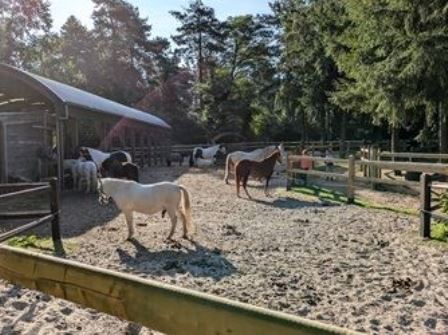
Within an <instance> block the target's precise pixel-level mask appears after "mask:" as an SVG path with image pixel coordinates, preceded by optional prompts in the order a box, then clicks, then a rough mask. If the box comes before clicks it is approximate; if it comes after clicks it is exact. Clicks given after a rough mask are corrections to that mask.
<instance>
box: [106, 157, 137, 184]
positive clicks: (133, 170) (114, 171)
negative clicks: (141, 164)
mask: <svg viewBox="0 0 448 335" xmlns="http://www.w3.org/2000/svg"><path fill="white" fill-rule="evenodd" d="M107 171H108V177H112V178H118V179H129V180H133V181H136V182H139V172H138V166H137V165H135V164H134V163H127V162H126V163H121V162H119V161H118V160H114V161H113V162H112V163H110V164H109V165H108V170H107Z"/></svg>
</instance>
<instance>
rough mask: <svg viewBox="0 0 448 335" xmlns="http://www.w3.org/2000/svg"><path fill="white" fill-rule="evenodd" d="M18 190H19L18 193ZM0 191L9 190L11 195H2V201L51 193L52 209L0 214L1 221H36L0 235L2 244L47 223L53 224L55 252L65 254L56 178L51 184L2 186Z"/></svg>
mask: <svg viewBox="0 0 448 335" xmlns="http://www.w3.org/2000/svg"><path fill="white" fill-rule="evenodd" d="M16 189H19V191H17V190H16ZM0 190H8V191H9V193H4V194H1V195H0V200H5V199H11V198H16V197H23V196H26V195H29V194H33V193H37V192H42V191H50V206H49V207H50V208H49V210H43V211H42V210H37V211H36V210H34V211H33V210H31V211H30V210H28V211H21V212H6V213H0V219H2V220H14V219H27V218H30V219H34V218H36V220H34V221H32V222H29V223H27V224H24V225H21V226H19V227H18V228H15V229H12V230H9V231H7V232H5V233H2V234H0V242H2V241H5V240H7V239H9V238H11V237H13V236H16V235H18V234H21V233H23V232H25V231H29V230H31V229H34V228H36V227H38V226H41V225H43V224H45V223H48V222H51V236H52V240H53V244H54V248H55V251H56V252H58V253H63V252H64V248H63V245H62V241H61V233H60V228H59V185H58V180H57V179H56V178H52V179H51V180H50V182H49V183H36V184H32V183H30V184H17V185H14V184H7V185H5V184H3V185H0Z"/></svg>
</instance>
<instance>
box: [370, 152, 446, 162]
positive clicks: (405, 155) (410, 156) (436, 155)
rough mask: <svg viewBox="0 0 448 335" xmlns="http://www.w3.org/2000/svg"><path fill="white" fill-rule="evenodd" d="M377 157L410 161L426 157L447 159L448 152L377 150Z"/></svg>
mask: <svg viewBox="0 0 448 335" xmlns="http://www.w3.org/2000/svg"><path fill="white" fill-rule="evenodd" d="M379 157H380V159H381V158H390V159H395V158H400V159H407V160H410V161H412V160H413V159H428V160H448V154H440V153H426V152H389V151H381V152H379Z"/></svg>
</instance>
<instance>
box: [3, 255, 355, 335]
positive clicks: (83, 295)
mask: <svg viewBox="0 0 448 335" xmlns="http://www.w3.org/2000/svg"><path fill="white" fill-rule="evenodd" d="M0 277H2V278H4V279H6V280H8V281H10V282H12V283H15V284H19V285H22V286H24V287H27V288H30V289H34V290H39V291H42V292H44V293H47V294H50V295H53V296H55V297H58V298H63V299H65V300H69V301H72V302H75V303H77V304H80V305H81V306H83V307H88V308H94V309H96V310H98V311H100V312H104V313H108V314H110V315H114V316H117V317H119V318H122V319H125V320H128V321H131V322H136V323H139V324H141V325H143V326H146V327H149V328H151V329H153V330H157V331H160V332H164V333H166V334H173V335H177V334H179V335H180V334H182V335H183V334H195V335H208V334H233V335H250V334H254V335H255V334H256V335H271V334H276V335H293V334H294V335H308V334H315V335H316V334H347V335H348V334H357V333H356V332H354V331H350V330H347V329H343V328H339V327H336V326H332V325H328V324H324V323H320V322H316V321H311V320H307V319H304V318H300V317H297V316H293V315H289V314H285V313H280V312H274V311H271V310H267V309H263V308H259V307H255V306H251V305H248V304H244V303H239V302H235V301H231V300H228V299H224V298H219V297H216V296H212V295H209V294H204V293H200V292H195V291H192V290H188V289H184V288H180V287H176V286H171V285H167V284H163V283H160V282H156V281H153V280H146V279H142V278H139V277H136V276H131V275H128V274H122V273H118V272H114V271H109V270H104V269H100V268H97V267H93V266H89V265H84V264H81V263H78V262H74V261H69V260H65V259H61V258H55V257H51V256H46V255H42V254H36V253H33V252H29V251H24V250H20V249H16V248H11V247H7V246H0Z"/></svg>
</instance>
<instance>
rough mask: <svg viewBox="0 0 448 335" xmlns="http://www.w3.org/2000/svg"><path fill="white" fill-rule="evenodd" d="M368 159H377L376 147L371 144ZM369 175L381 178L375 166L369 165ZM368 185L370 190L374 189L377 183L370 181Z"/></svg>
mask: <svg viewBox="0 0 448 335" xmlns="http://www.w3.org/2000/svg"><path fill="white" fill-rule="evenodd" d="M369 160H371V161H377V160H378V147H376V146H371V147H370V154H369ZM369 177H370V178H380V179H381V176H380V175H379V168H378V167H376V166H369ZM370 186H371V188H372V190H375V189H376V186H377V184H376V183H372V184H371V185H370Z"/></svg>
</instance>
